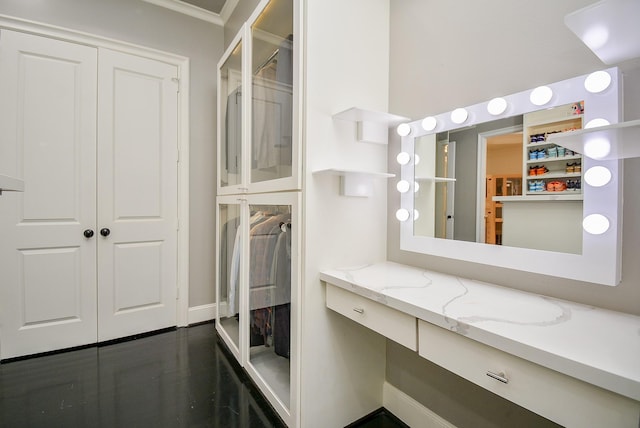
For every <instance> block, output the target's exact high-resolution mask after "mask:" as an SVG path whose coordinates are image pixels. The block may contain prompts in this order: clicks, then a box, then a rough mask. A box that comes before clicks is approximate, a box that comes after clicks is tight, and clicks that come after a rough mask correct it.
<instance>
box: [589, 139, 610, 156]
mask: <svg viewBox="0 0 640 428" xmlns="http://www.w3.org/2000/svg"><path fill="white" fill-rule="evenodd" d="M610 152H611V143H610V142H609V140H607V139H606V138H603V137H594V138H591V139H590V140H589V141H587V142H586V143H584V154H585V155H587V156H589V157H590V158H591V159H603V158H604V157H606V156H607V155H608V154H609V153H610Z"/></svg>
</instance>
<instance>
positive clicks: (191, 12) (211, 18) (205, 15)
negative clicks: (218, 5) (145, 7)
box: [143, 0, 238, 26]
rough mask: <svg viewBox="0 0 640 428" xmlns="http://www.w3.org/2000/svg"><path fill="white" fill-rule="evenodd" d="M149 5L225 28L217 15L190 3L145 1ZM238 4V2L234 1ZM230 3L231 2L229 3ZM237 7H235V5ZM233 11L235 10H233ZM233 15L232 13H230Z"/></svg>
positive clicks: (174, 0)
mask: <svg viewBox="0 0 640 428" xmlns="http://www.w3.org/2000/svg"><path fill="white" fill-rule="evenodd" d="M143 1H145V2H147V3H151V4H155V5H156V6H160V7H164V8H166V9H171V10H173V11H174V12H179V13H182V14H185V15H188V16H191V17H193V18H197V19H201V20H203V21H207V22H210V23H212V24H216V25H220V26H224V20H223V19H222V17H221V16H220V15H218V14H217V13H213V12H210V11H208V10H205V9H202V8H200V7H198V6H194V5H192V4H189V3H185V2H183V1H180V0H143ZM234 1H235V2H236V4H237V2H238V0H234ZM227 3H229V2H227ZM226 7H227V5H226V4H225V5H224V7H223V8H222V11H223V12H224V10H225V9H226ZM234 7H235V5H234ZM231 11H233V9H231ZM229 15H231V13H229Z"/></svg>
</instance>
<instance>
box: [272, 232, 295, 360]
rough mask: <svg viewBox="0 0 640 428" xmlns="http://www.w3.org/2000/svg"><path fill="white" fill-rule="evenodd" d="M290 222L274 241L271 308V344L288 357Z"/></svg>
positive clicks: (289, 340) (289, 332)
mask: <svg viewBox="0 0 640 428" xmlns="http://www.w3.org/2000/svg"><path fill="white" fill-rule="evenodd" d="M291 227H292V225H291V222H290V220H289V221H287V222H285V228H284V231H282V232H281V233H280V236H278V242H277V243H276V250H275V257H274V268H273V279H274V284H275V300H276V306H275V307H274V309H273V312H274V313H273V323H272V324H273V344H274V348H275V352H276V354H277V355H280V356H282V357H285V358H289V354H290V349H291V303H290V302H291Z"/></svg>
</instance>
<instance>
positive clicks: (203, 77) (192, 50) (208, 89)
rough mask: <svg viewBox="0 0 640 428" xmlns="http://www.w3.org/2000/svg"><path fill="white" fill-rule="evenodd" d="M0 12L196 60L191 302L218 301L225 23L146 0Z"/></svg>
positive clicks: (16, 1) (23, 4)
mask: <svg viewBox="0 0 640 428" xmlns="http://www.w3.org/2000/svg"><path fill="white" fill-rule="evenodd" d="M0 14H3V15H9V16H14V17H18V18H23V19H28V20H32V21H37V22H42V23H47V24H51V25H56V26H60V27H64V28H68V29H73V30H79V31H83V32H87V33H90V34H96V35H100V36H104V37H109V38H112V39H116V40H120V41H126V42H129V43H134V44H138V45H142V46H147V47H151V48H155V49H159V50H163V51H166V52H171V53H175V54H179V55H182V56H186V57H189V58H190V71H191V75H190V83H191V93H190V106H189V108H190V114H191V118H190V125H189V131H190V138H191V140H190V183H189V184H190V192H191V193H190V203H189V209H190V219H189V221H190V228H191V229H190V248H189V252H190V255H189V257H190V258H189V260H190V261H189V276H190V289H189V306H190V307H193V306H198V305H204V304H208V303H212V302H214V300H215V289H214V280H215V269H214V267H215V265H214V262H215V258H214V253H215V183H216V179H215V173H216V150H215V147H216V65H217V62H218V59H219V58H220V56H222V47H223V33H222V27H220V26H217V25H213V24H211V23H207V22H205V21H201V20H198V19H195V18H191V17H188V16H185V15H181V14H178V13H176V12H172V11H170V10H168V9H164V8H161V7H158V6H154V5H152V4H149V3H145V2H143V1H140V0H108V1H105V0H56V1H24V0H2V1H1V2H0Z"/></svg>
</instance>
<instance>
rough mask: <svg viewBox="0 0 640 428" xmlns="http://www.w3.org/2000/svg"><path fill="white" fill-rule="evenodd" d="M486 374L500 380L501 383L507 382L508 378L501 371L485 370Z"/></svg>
mask: <svg viewBox="0 0 640 428" xmlns="http://www.w3.org/2000/svg"><path fill="white" fill-rule="evenodd" d="M487 376H489V377H490V378H492V379H495V380H497V381H500V382H502V383H509V379H507V377H506V376H505V374H504V373H502V372H500V373H494V372H491V371H488V372H487Z"/></svg>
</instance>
